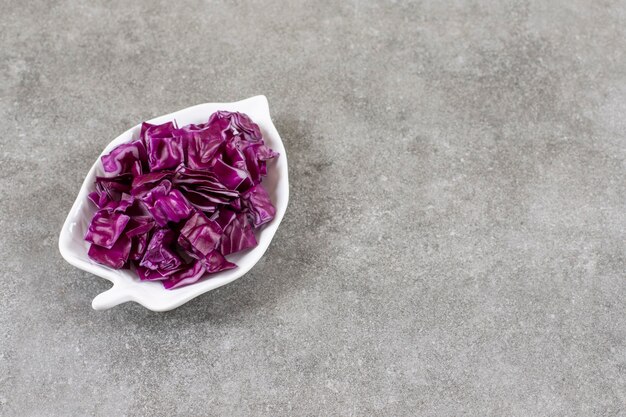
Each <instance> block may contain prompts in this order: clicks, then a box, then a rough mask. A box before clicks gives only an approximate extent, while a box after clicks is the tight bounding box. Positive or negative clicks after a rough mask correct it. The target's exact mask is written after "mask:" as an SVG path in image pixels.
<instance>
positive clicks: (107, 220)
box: [85, 210, 130, 249]
mask: <svg viewBox="0 0 626 417" xmlns="http://www.w3.org/2000/svg"><path fill="white" fill-rule="evenodd" d="M129 220H130V217H129V216H127V215H125V214H121V213H109V212H107V211H104V210H100V211H98V212H97V213H96V214H95V215H94V216H93V218H92V219H91V223H90V224H89V229H87V234H86V235H85V240H86V241H87V242H91V243H93V244H95V245H98V246H102V247H104V248H107V249H111V248H112V247H113V245H114V244H115V242H116V241H117V239H118V238H119V237H120V235H121V234H122V233H123V232H124V228H125V227H126V224H127V223H128V221H129Z"/></svg>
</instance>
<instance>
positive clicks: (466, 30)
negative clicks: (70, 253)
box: [0, 0, 626, 416]
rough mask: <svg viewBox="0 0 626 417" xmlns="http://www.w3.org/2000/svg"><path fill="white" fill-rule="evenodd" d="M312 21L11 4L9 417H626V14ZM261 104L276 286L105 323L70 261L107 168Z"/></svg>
mask: <svg viewBox="0 0 626 417" xmlns="http://www.w3.org/2000/svg"><path fill="white" fill-rule="evenodd" d="M87 3H91V4H87ZM291 3H292V4H290V5H287V3H286V2H281V1H278V0H272V1H267V2H261V1H227V2H214V1H193V0H189V1H184V2H177V3H176V4H174V3H169V2H165V1H163V2H155V1H151V0H140V1H132V2H127V1H113V2H81V1H78V0H68V1H39V2H37V1H16V0H0V10H1V11H2V18H1V19H0V128H1V129H0V130H1V131H2V139H1V140H0V173H1V175H0V229H1V230H2V232H3V237H2V240H0V264H1V265H2V268H1V269H0V274H2V282H1V285H0V415H2V416H70V415H71V416H121V415H127V416H148V415H149V416H172V415H177V414H178V415H188V416H190V415H215V416H218V415H228V416H244V415H254V416H260V415H267V416H276V415H289V416H300V415H310V416H315V415H346V416H347V415H419V414H423V415H441V416H447V415H461V414H466V415H494V416H495V415H510V416H529V415H569V416H573V415H581V416H589V415H607V416H608V415H625V414H626V405H625V404H626V279H625V278H626V243H625V242H626V193H625V191H626V162H625V161H626V41H625V40H626V4H625V3H624V2H618V1H591V0H590V1H558V2H557V1H555V2H549V3H550V4H545V3H547V2H543V1H532V2H529V1H521V2H520V1H510V2H508V1H507V2H503V1H492V2H490V1H479V2H451V3H446V4H444V3H443V2H440V1H414V2H403V1H397V2H395V1H392V2H376V3H375V2H365V1H364V2H356V1H353V2H341V1H320V2H291ZM256 94H265V95H266V96H267V97H268V99H269V102H270V108H271V110H272V114H273V117H274V120H275V124H276V126H277V128H278V130H279V132H280V133H281V135H282V137H283V140H284V142H285V146H286V148H287V152H288V155H289V162H290V179H291V202H290V206H289V209H288V212H287V215H286V217H285V220H284V223H283V224H282V226H281V228H280V229H279V231H278V234H277V235H276V237H275V240H274V241H273V243H272V245H271V247H270V249H269V251H268V252H267V254H266V256H265V257H264V258H263V260H262V261H261V262H260V263H259V264H258V265H257V266H256V267H255V268H254V269H253V271H252V272H250V273H249V274H247V275H246V276H245V277H244V278H242V279H240V280H238V281H236V282H235V283H233V284H231V285H228V286H226V287H223V288H221V289H219V290H216V291H214V292H211V293H209V294H206V295H204V296H202V297H199V298H197V299H196V300H194V301H192V302H190V303H188V304H186V305H185V306H183V307H181V308H179V309H177V310H175V311H173V312H170V313H165V314H157V313H152V312H150V311H147V310H145V309H144V308H142V307H140V306H138V305H136V304H125V305H122V306H119V307H117V308H114V309H112V310H109V311H106V312H95V311H92V310H91V307H90V302H91V299H92V298H93V297H94V296H95V295H96V294H98V293H99V292H101V291H104V290H105V289H107V288H108V287H109V284H108V283H107V281H105V280H102V279H99V278H96V277H94V276H91V275H89V274H87V273H84V272H81V271H79V270H77V269H75V268H73V267H71V266H70V265H68V264H67V263H65V262H64V261H63V260H62V258H61V256H60V255H59V253H58V250H57V236H58V233H59V231H60V228H61V225H62V222H63V220H64V218H65V216H66V214H67V212H68V211H69V208H70V206H71V204H72V202H73V200H74V197H75V195H76V193H77V191H78V189H79V186H80V184H81V182H82V179H83V176H84V174H85V173H86V172H87V170H88V168H89V167H90V166H91V164H92V163H93V161H94V159H95V158H96V157H97V155H98V154H99V152H100V151H101V149H102V148H103V147H104V146H105V144H107V143H108V142H109V141H110V140H111V139H113V138H114V137H115V136H117V135H118V134H119V133H120V132H122V131H124V130H125V129H127V128H128V127H130V126H132V125H134V124H135V123H137V122H139V121H141V120H144V119H148V118H151V117H154V116H158V115H161V114H165V113H169V112H171V111H175V110H178V109H181V108H184V107H187V106H190V105H193V104H197V103H202V102H206V101H235V100H238V99H242V98H246V97H249V96H252V95H256Z"/></svg>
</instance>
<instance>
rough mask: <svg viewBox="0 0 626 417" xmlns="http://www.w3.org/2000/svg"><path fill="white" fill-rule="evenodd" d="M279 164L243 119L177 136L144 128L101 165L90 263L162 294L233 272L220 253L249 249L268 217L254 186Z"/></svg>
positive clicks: (161, 128) (89, 237)
mask: <svg viewBox="0 0 626 417" xmlns="http://www.w3.org/2000/svg"><path fill="white" fill-rule="evenodd" d="M277 156H278V154H277V153H276V152H274V151H273V150H271V149H270V148H269V147H267V146H266V145H265V143H264V141H263V135H262V133H261V130H260V129H259V126H258V125H257V124H255V123H254V122H253V121H252V120H251V119H250V118H249V117H248V116H247V115H245V114H243V113H236V112H228V111H218V112H215V113H213V114H212V115H211V116H210V117H209V120H208V121H207V122H206V123H200V124H191V125H187V126H183V127H181V128H178V127H177V126H176V123H175V121H170V122H167V123H163V124H160V125H153V124H150V123H143V124H142V126H141V131H140V134H139V139H138V140H135V141H132V142H130V143H126V144H122V145H120V146H118V147H116V148H115V149H113V150H112V151H111V152H110V153H109V154H107V155H104V156H103V157H102V158H101V160H102V167H103V170H104V176H102V177H96V182H95V191H93V192H92V193H90V194H89V200H91V201H92V202H93V203H94V204H95V205H96V207H97V208H98V211H97V212H96V214H95V215H94V216H93V218H92V219H91V223H90V225H89V229H88V231H87V234H86V235H85V240H86V241H88V242H90V243H91V246H90V248H89V252H88V254H89V257H90V258H91V259H93V260H94V261H95V262H98V263H101V264H103V265H107V266H109V267H111V268H116V269H120V268H131V267H134V270H135V271H136V272H137V275H138V277H139V279H140V280H148V281H161V282H162V283H163V286H164V287H165V288H167V289H175V288H179V287H182V286H184V285H189V284H192V283H194V282H197V281H198V280H200V279H202V278H203V277H204V276H206V275H209V276H210V274H214V273H217V272H220V271H224V270H227V269H232V268H235V267H236V265H235V264H233V263H231V262H229V261H228V260H227V259H226V258H225V257H224V255H230V254H232V253H236V252H239V251H242V250H245V249H250V248H252V247H255V246H256V245H257V241H256V237H255V234H254V230H255V229H256V228H259V227H261V226H262V225H264V224H266V223H268V222H269V221H271V220H272V219H273V218H274V215H275V212H276V210H275V208H274V206H273V205H272V203H271V201H270V197H269V194H268V193H267V191H266V190H265V189H264V188H263V186H262V185H261V181H262V177H263V176H265V175H266V174H267V162H268V161H269V160H271V159H273V158H276V157H277Z"/></svg>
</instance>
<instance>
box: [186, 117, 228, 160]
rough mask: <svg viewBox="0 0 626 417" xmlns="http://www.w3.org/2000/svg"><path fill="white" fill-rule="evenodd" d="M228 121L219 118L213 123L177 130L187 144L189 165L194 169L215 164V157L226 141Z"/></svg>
mask: <svg viewBox="0 0 626 417" xmlns="http://www.w3.org/2000/svg"><path fill="white" fill-rule="evenodd" d="M228 125H229V123H228V121H227V120H223V119H219V120H215V121H214V122H212V123H206V124H200V125H189V126H185V127H182V128H180V129H178V130H177V131H176V135H178V136H179V137H181V138H182V139H183V140H184V141H185V143H186V144H187V145H186V146H187V166H188V167H189V168H192V169H207V168H210V167H211V166H213V162H214V158H215V157H216V156H217V155H218V151H219V150H220V147H221V146H222V144H223V143H224V141H225V135H224V130H226V128H228Z"/></svg>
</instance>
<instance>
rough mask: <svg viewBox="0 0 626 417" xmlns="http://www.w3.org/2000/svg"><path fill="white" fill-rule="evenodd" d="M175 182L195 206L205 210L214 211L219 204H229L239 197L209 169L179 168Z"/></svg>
mask: <svg viewBox="0 0 626 417" xmlns="http://www.w3.org/2000/svg"><path fill="white" fill-rule="evenodd" d="M173 184H174V186H175V187H177V188H178V189H180V191H181V192H182V193H183V194H184V195H185V197H187V199H188V200H189V202H190V203H191V204H192V205H193V206H194V207H196V208H197V209H198V210H202V211H205V212H214V211H215V210H216V209H217V206H218V205H220V204H228V203H230V202H231V201H232V200H233V199H236V198H237V197H239V193H238V192H237V191H232V190H229V189H228V188H226V186H225V185H223V184H222V183H221V182H219V181H218V179H217V177H216V176H215V175H214V174H213V173H211V172H209V171H202V170H194V169H190V168H179V169H178V170H177V171H176V174H175V175H174V179H173Z"/></svg>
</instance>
